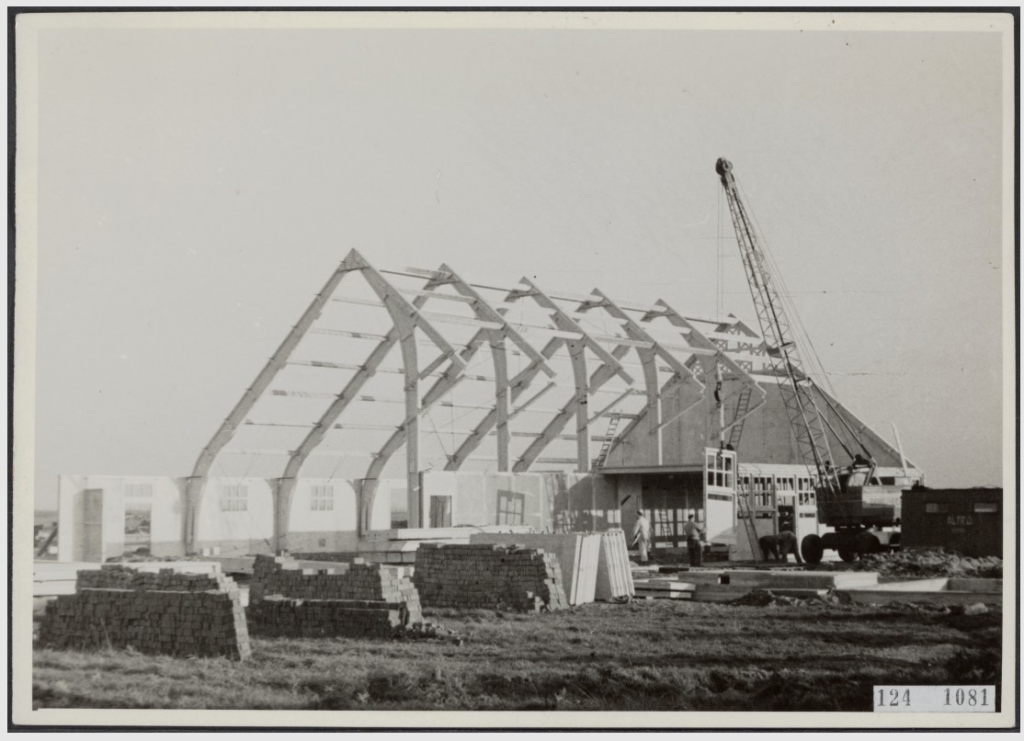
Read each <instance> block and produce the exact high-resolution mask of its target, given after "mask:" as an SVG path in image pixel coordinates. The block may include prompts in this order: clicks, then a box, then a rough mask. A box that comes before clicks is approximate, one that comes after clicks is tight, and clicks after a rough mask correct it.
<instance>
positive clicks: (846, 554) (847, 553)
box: [839, 548, 857, 563]
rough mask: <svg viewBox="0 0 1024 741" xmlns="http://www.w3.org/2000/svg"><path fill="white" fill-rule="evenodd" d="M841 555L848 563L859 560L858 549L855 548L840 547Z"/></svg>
mask: <svg viewBox="0 0 1024 741" xmlns="http://www.w3.org/2000/svg"><path fill="white" fill-rule="evenodd" d="M839 557H840V558H841V559H843V560H844V561H846V563H853V562H854V561H856V560H857V551H855V550H854V549H853V548H840V549H839Z"/></svg>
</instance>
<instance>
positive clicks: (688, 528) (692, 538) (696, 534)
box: [683, 515, 704, 566]
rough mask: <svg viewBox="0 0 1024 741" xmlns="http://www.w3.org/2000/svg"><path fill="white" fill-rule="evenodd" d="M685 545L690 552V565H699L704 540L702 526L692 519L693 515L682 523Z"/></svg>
mask: <svg viewBox="0 0 1024 741" xmlns="http://www.w3.org/2000/svg"><path fill="white" fill-rule="evenodd" d="M683 535H684V536H685V537H686V547H687V549H688V550H689V552H690V566H700V564H701V556H702V555H703V554H702V550H703V545H702V542H701V541H703V540H704V528H702V527H701V526H700V525H698V524H697V523H696V522H694V521H693V515H690V517H689V518H688V519H687V521H686V523H685V524H684V525H683Z"/></svg>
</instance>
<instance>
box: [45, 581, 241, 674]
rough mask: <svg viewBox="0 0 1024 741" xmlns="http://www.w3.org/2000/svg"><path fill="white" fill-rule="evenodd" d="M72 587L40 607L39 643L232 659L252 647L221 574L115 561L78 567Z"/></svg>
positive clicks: (233, 595)
mask: <svg viewBox="0 0 1024 741" xmlns="http://www.w3.org/2000/svg"><path fill="white" fill-rule="evenodd" d="M77 589H78V591H77V593H76V594H73V595H62V596H59V597H57V598H56V599H55V600H53V601H52V602H50V603H49V604H48V605H47V606H46V612H45V613H44V615H43V619H42V623H41V625H40V629H39V642H40V645H43V646H48V647H51V648H64V649H66V648H73V649H83V648H86V649H88V648H129V647H130V648H132V649H134V650H136V651H139V652H142V653H154V654H170V655H173V656H227V657H228V658H232V659H246V658H248V657H249V655H250V654H251V649H250V646H249V633H248V628H247V625H246V619H245V611H244V610H243V609H242V603H241V600H240V597H239V593H238V589H237V587H236V586H235V584H234V582H233V581H232V580H231V579H230V578H228V577H225V576H223V575H221V574H216V575H204V574H176V573H174V572H173V571H172V570H170V569H164V570H161V571H160V572H158V573H155V574H153V573H138V572H136V571H134V570H133V569H131V568H128V567H124V566H119V565H113V566H104V567H103V569H101V570H99V571H82V572H80V573H79V575H78V587H77Z"/></svg>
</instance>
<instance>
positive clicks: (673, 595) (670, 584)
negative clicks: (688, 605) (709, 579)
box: [634, 579, 697, 599]
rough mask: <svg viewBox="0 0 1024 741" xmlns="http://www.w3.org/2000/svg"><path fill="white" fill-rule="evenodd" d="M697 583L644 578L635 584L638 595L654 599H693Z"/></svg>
mask: <svg viewBox="0 0 1024 741" xmlns="http://www.w3.org/2000/svg"><path fill="white" fill-rule="evenodd" d="M696 588H697V585H696V584H691V583H687V582H681V581H669V580H667V579H643V580H638V581H637V582H635V584H634V590H635V595H636V596H637V597H651V598H653V599H692V598H693V594H694V590H695V589H696Z"/></svg>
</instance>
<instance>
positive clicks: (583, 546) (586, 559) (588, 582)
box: [469, 533, 601, 605]
mask: <svg viewBox="0 0 1024 741" xmlns="http://www.w3.org/2000/svg"><path fill="white" fill-rule="evenodd" d="M469 542H470V543H472V544H473V545H519V546H522V547H524V548H536V549H540V550H543V551H544V552H546V553H553V554H555V556H556V557H557V558H558V565H559V567H560V568H561V571H562V580H563V586H564V588H565V596H566V598H567V599H568V600H569V604H570V605H582V604H586V603H588V602H593V601H594V593H595V590H596V587H597V571H598V560H599V558H600V554H601V535H600V534H599V533H552V534H550V535H539V534H526V533H477V534H474V535H472V536H471V537H470V539H469Z"/></svg>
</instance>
